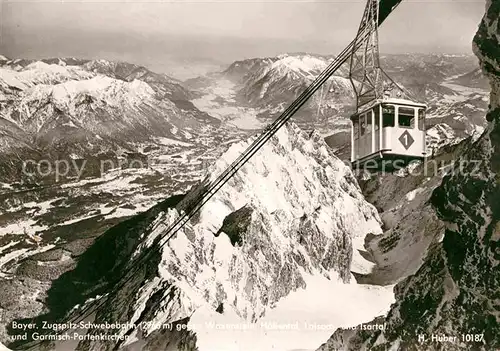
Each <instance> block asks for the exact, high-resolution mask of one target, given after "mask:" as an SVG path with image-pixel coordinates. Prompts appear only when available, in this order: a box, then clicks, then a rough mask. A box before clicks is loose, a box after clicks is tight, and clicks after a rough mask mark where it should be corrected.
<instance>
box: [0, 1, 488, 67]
mask: <svg viewBox="0 0 500 351" xmlns="http://www.w3.org/2000/svg"><path fill="white" fill-rule="evenodd" d="M0 1H1V7H0V11H1V22H0V26H1V27H0V30H1V32H0V53H2V54H4V55H6V56H9V57H29V58H38V57H54V56H79V57H82V56H83V57H89V58H95V57H97V56H99V57H104V58H112V59H123V60H129V61H134V62H138V63H143V64H146V63H150V64H151V63H152V64H154V63H155V62H156V61H158V60H160V58H161V60H163V59H164V58H167V57H174V58H179V57H181V58H204V59H214V60H216V61H224V62H229V61H232V60H234V59H238V58H245V57H255V56H264V55H265V56H270V55H276V54H278V53H282V52H295V51H311V52H317V53H325V54H335V53H337V52H338V51H339V50H341V49H342V48H343V47H344V46H345V45H346V44H347V43H349V42H350V41H351V40H352V39H353V37H354V35H355V32H356V30H357V26H358V25H359V21H360V19H361V15H362V11H363V8H364V4H365V1H364V0H363V1H361V0H355V1H338V0H337V1H335V0H321V1H298V0H280V1H264V0H261V1H255V0H250V1H249V0H246V1H238V0H235V1H216V0H215V1H214V0H211V1H137V0H136V1H123V0H122V1H117V0H115V1H113V0H111V1H110V0H108V1H99V0H94V1H90V0H86V1H81V0H80V1H74V0H73V1H69V0H62V1H39V0H31V1H17V0H16V1H7V0H0ZM484 8H485V3H484V0H468V1H455V0H420V1H415V0H413V1H410V0H406V1H403V3H402V4H401V5H400V6H399V8H398V9H396V11H395V13H393V14H392V15H391V16H390V17H389V19H388V20H387V21H386V23H384V25H383V27H382V28H381V30H380V41H381V51H383V52H408V51H411V52H428V51H433V52H471V41H472V37H473V35H474V33H475V31H476V29H477V25H478V23H479V21H480V19H481V17H482V14H483V13H484Z"/></svg>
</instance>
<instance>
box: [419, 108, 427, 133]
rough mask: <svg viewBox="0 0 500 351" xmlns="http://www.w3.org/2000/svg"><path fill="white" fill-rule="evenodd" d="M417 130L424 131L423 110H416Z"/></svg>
mask: <svg viewBox="0 0 500 351" xmlns="http://www.w3.org/2000/svg"><path fill="white" fill-rule="evenodd" d="M418 129H419V130H425V110H424V109H423V108H421V109H418Z"/></svg>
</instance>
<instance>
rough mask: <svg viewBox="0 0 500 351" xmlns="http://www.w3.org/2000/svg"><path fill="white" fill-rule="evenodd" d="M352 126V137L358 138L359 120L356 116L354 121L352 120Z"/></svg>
mask: <svg viewBox="0 0 500 351" xmlns="http://www.w3.org/2000/svg"><path fill="white" fill-rule="evenodd" d="M352 128H353V129H354V139H358V138H359V120H358V118H356V119H355V120H354V121H352Z"/></svg>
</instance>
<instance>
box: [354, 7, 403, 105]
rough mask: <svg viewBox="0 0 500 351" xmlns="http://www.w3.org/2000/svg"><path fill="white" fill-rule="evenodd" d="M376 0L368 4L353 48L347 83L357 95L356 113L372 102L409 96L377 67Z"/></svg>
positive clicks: (377, 14)
mask: <svg viewBox="0 0 500 351" xmlns="http://www.w3.org/2000/svg"><path fill="white" fill-rule="evenodd" d="M378 23H379V0H368V1H367V3H366V7H365V11H364V13H363V18H362V20H361V24H360V26H359V29H358V33H357V35H356V39H355V45H354V46H353V50H352V54H351V61H350V67H349V79H350V80H351V84H352V86H353V88H354V92H355V94H356V110H359V108H360V107H361V106H363V105H365V104H367V103H369V102H371V101H373V100H375V99H383V98H384V97H404V98H408V99H412V97H411V95H410V93H409V92H407V91H406V90H405V89H404V88H402V87H400V86H399V85H397V84H396V83H395V82H394V81H393V80H392V79H391V78H390V77H389V76H388V75H387V74H386V73H385V72H384V71H383V70H382V68H381V67H380V54H379V41H378Z"/></svg>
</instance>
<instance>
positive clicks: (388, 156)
mask: <svg viewBox="0 0 500 351" xmlns="http://www.w3.org/2000/svg"><path fill="white" fill-rule="evenodd" d="M426 109H427V106H426V105H425V104H422V103H418V102H414V101H412V100H407V99H398V98H387V99H376V100H374V101H373V102H372V103H369V104H366V105H365V106H363V107H361V108H360V109H359V111H358V112H357V113H356V114H354V115H352V116H351V145H352V147H351V162H352V164H353V166H355V167H357V168H359V167H361V166H363V165H367V166H368V165H369V164H368V163H367V162H368V161H370V162H371V165H373V166H380V167H377V168H386V167H391V166H392V167H395V166H396V167H397V166H404V165H406V164H408V163H409V162H410V161H412V160H420V159H423V158H424V157H425V152H426V143H425V112H426ZM396 162H397V163H396Z"/></svg>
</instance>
